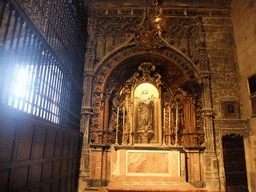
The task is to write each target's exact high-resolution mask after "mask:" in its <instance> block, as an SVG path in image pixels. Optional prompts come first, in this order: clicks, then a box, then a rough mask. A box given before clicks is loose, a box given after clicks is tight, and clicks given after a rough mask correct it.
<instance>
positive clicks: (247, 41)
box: [231, 0, 256, 191]
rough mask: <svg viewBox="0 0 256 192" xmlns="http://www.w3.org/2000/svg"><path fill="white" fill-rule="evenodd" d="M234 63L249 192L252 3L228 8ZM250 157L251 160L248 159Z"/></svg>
mask: <svg viewBox="0 0 256 192" xmlns="http://www.w3.org/2000/svg"><path fill="white" fill-rule="evenodd" d="M231 16H232V20H233V26H234V36H235V41H236V49H237V62H238V66H239V78H240V86H239V88H240V104H241V117H242V118H244V119H249V120H250V127H251V137H250V139H248V140H247V141H246V143H245V152H246V160H247V172H248V175H250V179H249V183H251V190H252V191H254V190H256V184H255V183H256V179H255V165H256V164H255V162H256V118H255V117H254V118H252V117H251V103H250V99H249V94H250V93H249V88H248V82H247V79H248V78H249V77H250V76H252V75H254V74H255V73H256V64H255V62H256V3H255V1H254V0H251V1H247V0H236V1H234V2H233V4H232V6H231ZM252 157H253V158H252Z"/></svg>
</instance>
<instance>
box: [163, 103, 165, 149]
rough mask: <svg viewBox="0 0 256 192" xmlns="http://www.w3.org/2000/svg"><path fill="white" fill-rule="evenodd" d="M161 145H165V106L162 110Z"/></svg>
mask: <svg viewBox="0 0 256 192" xmlns="http://www.w3.org/2000/svg"><path fill="white" fill-rule="evenodd" d="M163 121H164V122H163V145H164V146H165V108H164V112H163Z"/></svg>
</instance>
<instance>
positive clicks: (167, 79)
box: [93, 46, 200, 92]
mask: <svg viewBox="0 0 256 192" xmlns="http://www.w3.org/2000/svg"><path fill="white" fill-rule="evenodd" d="M143 62H151V63H152V64H153V65H155V67H156V72H158V73H159V74H160V75H161V77H162V78H161V80H162V82H163V83H164V85H165V86H166V87H168V88H170V89H172V90H175V89H177V88H178V87H184V86H187V87H188V85H189V84H190V83H195V82H198V79H199V76H200V75H199V73H198V71H197V67H196V66H195V65H194V64H193V63H191V61H190V60H188V59H187V58H185V57H184V56H183V55H182V54H179V53H178V52H176V51H175V50H172V49H171V48H168V47H166V48H164V49H161V50H153V51H152V50H151V51H148V50H145V49H138V48H137V47H136V46H132V47H127V48H125V49H124V48H123V49H122V50H120V51H118V52H116V53H115V54H112V55H111V56H109V57H108V58H107V59H106V60H105V61H103V62H102V64H101V65H100V66H99V67H98V68H97V71H96V72H95V79H94V83H93V87H94V90H93V91H94V92H109V91H110V90H113V89H115V88H116V89H121V88H122V86H124V84H125V82H126V81H127V80H128V79H130V78H131V77H132V76H133V74H134V73H135V72H138V67H139V65H140V64H141V63H143Z"/></svg>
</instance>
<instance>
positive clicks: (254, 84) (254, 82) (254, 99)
mask: <svg viewBox="0 0 256 192" xmlns="http://www.w3.org/2000/svg"><path fill="white" fill-rule="evenodd" d="M248 85H249V91H250V100H251V106H252V116H253V117H256V74H254V75H253V76H251V77H249V78H248Z"/></svg>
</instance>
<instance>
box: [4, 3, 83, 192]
mask: <svg viewBox="0 0 256 192" xmlns="http://www.w3.org/2000/svg"><path fill="white" fill-rule="evenodd" d="M77 1H79V0H77ZM73 2H74V1H73ZM56 6H57V7H56ZM56 9H57V10H56ZM75 14H76V8H75V6H74V3H72V1H66V0H51V1H48V0H31V1H28V0H15V1H14V0H0V181H1V182H0V191H4V192H6V191H38V192H41V191H61V192H63V191H67V192H69V191H77V181H78V174H79V165H80V153H81V144H82V138H83V134H82V133H80V132H79V129H80V127H79V124H80V110H81V101H82V95H83V91H82V83H83V65H84V60H83V59H82V55H83V50H82V48H81V45H80V44H79V41H78V40H79V39H77V30H78V29H77V26H78V25H77V23H76V17H75Z"/></svg>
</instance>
